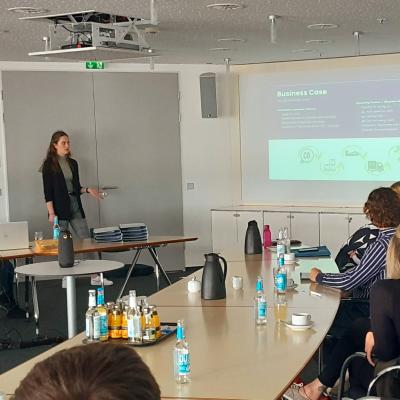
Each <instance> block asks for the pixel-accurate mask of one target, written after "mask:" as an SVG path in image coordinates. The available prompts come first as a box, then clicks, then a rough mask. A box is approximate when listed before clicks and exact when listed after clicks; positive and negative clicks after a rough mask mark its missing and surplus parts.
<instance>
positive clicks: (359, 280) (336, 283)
mask: <svg viewBox="0 0 400 400" xmlns="http://www.w3.org/2000/svg"><path fill="white" fill-rule="evenodd" d="M386 249H387V246H385V244H384V243H382V242H380V241H379V240H378V241H376V242H374V243H372V244H371V245H370V246H369V247H368V249H367V251H366V252H365V254H364V257H362V259H361V262H360V264H358V265H357V266H355V267H354V268H351V269H350V270H348V271H346V272H343V273H340V274H324V273H320V274H318V276H317V282H318V283H320V284H323V285H327V286H331V287H334V288H338V289H342V290H345V291H348V290H353V289H354V288H356V287H360V286H363V285H365V284H366V283H367V282H369V281H371V280H372V279H373V278H374V277H375V276H376V275H378V274H379V273H380V272H381V271H382V270H383V269H384V268H385V264H386Z"/></svg>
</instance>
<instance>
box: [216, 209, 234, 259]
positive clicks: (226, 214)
mask: <svg viewBox="0 0 400 400" xmlns="http://www.w3.org/2000/svg"><path fill="white" fill-rule="evenodd" d="M237 215H238V213H236V211H212V212H211V219H212V245H213V251H214V252H215V253H219V252H221V251H223V250H225V249H229V248H233V247H235V246H236V245H237V238H238V237H237V225H236V220H237Z"/></svg>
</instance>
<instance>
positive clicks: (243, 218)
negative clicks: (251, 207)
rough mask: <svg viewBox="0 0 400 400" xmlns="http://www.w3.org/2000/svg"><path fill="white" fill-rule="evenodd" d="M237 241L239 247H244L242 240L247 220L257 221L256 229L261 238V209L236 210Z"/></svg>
mask: <svg viewBox="0 0 400 400" xmlns="http://www.w3.org/2000/svg"><path fill="white" fill-rule="evenodd" d="M237 215H238V217H237V242H238V246H239V248H244V240H245V237H246V230H247V225H248V222H249V221H252V220H255V221H257V225H258V229H259V230H260V235H261V240H262V234H263V216H262V212H261V211H240V212H237Z"/></svg>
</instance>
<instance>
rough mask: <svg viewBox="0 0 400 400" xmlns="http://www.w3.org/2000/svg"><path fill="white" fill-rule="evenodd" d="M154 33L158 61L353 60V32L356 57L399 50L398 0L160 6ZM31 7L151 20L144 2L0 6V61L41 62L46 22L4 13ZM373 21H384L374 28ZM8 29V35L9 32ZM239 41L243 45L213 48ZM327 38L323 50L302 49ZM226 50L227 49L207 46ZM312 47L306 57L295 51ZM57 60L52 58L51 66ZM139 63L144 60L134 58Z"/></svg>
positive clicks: (248, 0) (3, 2)
mask: <svg viewBox="0 0 400 400" xmlns="http://www.w3.org/2000/svg"><path fill="white" fill-rule="evenodd" d="M157 2H158V18H159V28H160V32H159V33H157V34H146V39H147V41H148V43H149V45H150V46H151V47H153V48H154V49H156V50H157V51H158V52H159V53H160V54H161V55H160V57H158V59H157V62H159V63H194V64H202V63H215V64H223V63H224V59H225V58H230V59H231V60H232V61H231V62H232V64H246V63H260V62H273V61H287V60H302V59H313V58H331V57H346V56H354V55H356V52H357V49H356V44H355V39H354V37H353V32H354V31H361V32H363V33H362V34H361V36H360V43H359V49H360V54H361V55H367V54H383V53H397V52H399V51H400V41H399V37H400V24H399V21H400V0H233V1H232V3H237V4H241V5H243V6H244V8H243V9H241V10H234V11H220V10H210V9H208V8H207V7H206V5H207V4H210V3H226V2H228V1H224V0H222V1H218V0H209V1H208V0H158V1H157ZM17 6H32V7H41V8H46V9H48V10H49V13H63V12H72V11H81V10H88V9H95V10H96V11H104V12H110V13H114V14H119V15H129V16H135V17H142V18H146V19H148V18H150V2H149V0H96V1H86V0H56V1H51V0H0V43H1V44H0V61H44V60H43V59H42V58H32V57H29V56H28V52H31V51H40V50H44V44H43V41H42V37H43V36H46V35H47V34H48V33H47V32H48V29H47V23H42V22H33V21H19V20H18V18H19V17H20V16H21V15H19V14H16V13H12V12H10V11H8V8H10V7H17ZM271 14H275V15H279V16H280V18H279V19H278V20H277V24H276V26H277V43H276V44H272V43H271V42H270V26H269V23H268V15H271ZM377 18H386V19H387V22H386V23H383V24H381V23H379V22H378V21H377ZM315 23H333V24H337V25H339V27H338V28H337V29H329V30H319V31H312V30H309V29H307V25H309V24H315ZM7 31H8V32H7ZM221 38H240V39H244V40H245V42H242V43H229V42H219V41H218V39H221ZM313 39H326V40H329V41H331V42H330V43H327V44H307V43H306V41H307V40H313ZM215 47H228V48H230V49H231V50H227V51H218V50H216V51H211V50H210V48H215ZM298 49H310V50H312V51H309V52H294V50H298ZM54 61H55V60H54ZM132 61H133V62H143V59H139V60H138V59H136V60H132Z"/></svg>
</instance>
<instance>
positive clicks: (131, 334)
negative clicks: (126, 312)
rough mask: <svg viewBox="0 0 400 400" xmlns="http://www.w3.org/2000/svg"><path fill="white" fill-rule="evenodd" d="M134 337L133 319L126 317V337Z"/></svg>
mask: <svg viewBox="0 0 400 400" xmlns="http://www.w3.org/2000/svg"><path fill="white" fill-rule="evenodd" d="M134 337H135V326H134V324H133V319H128V338H129V339H133V338H134Z"/></svg>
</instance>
